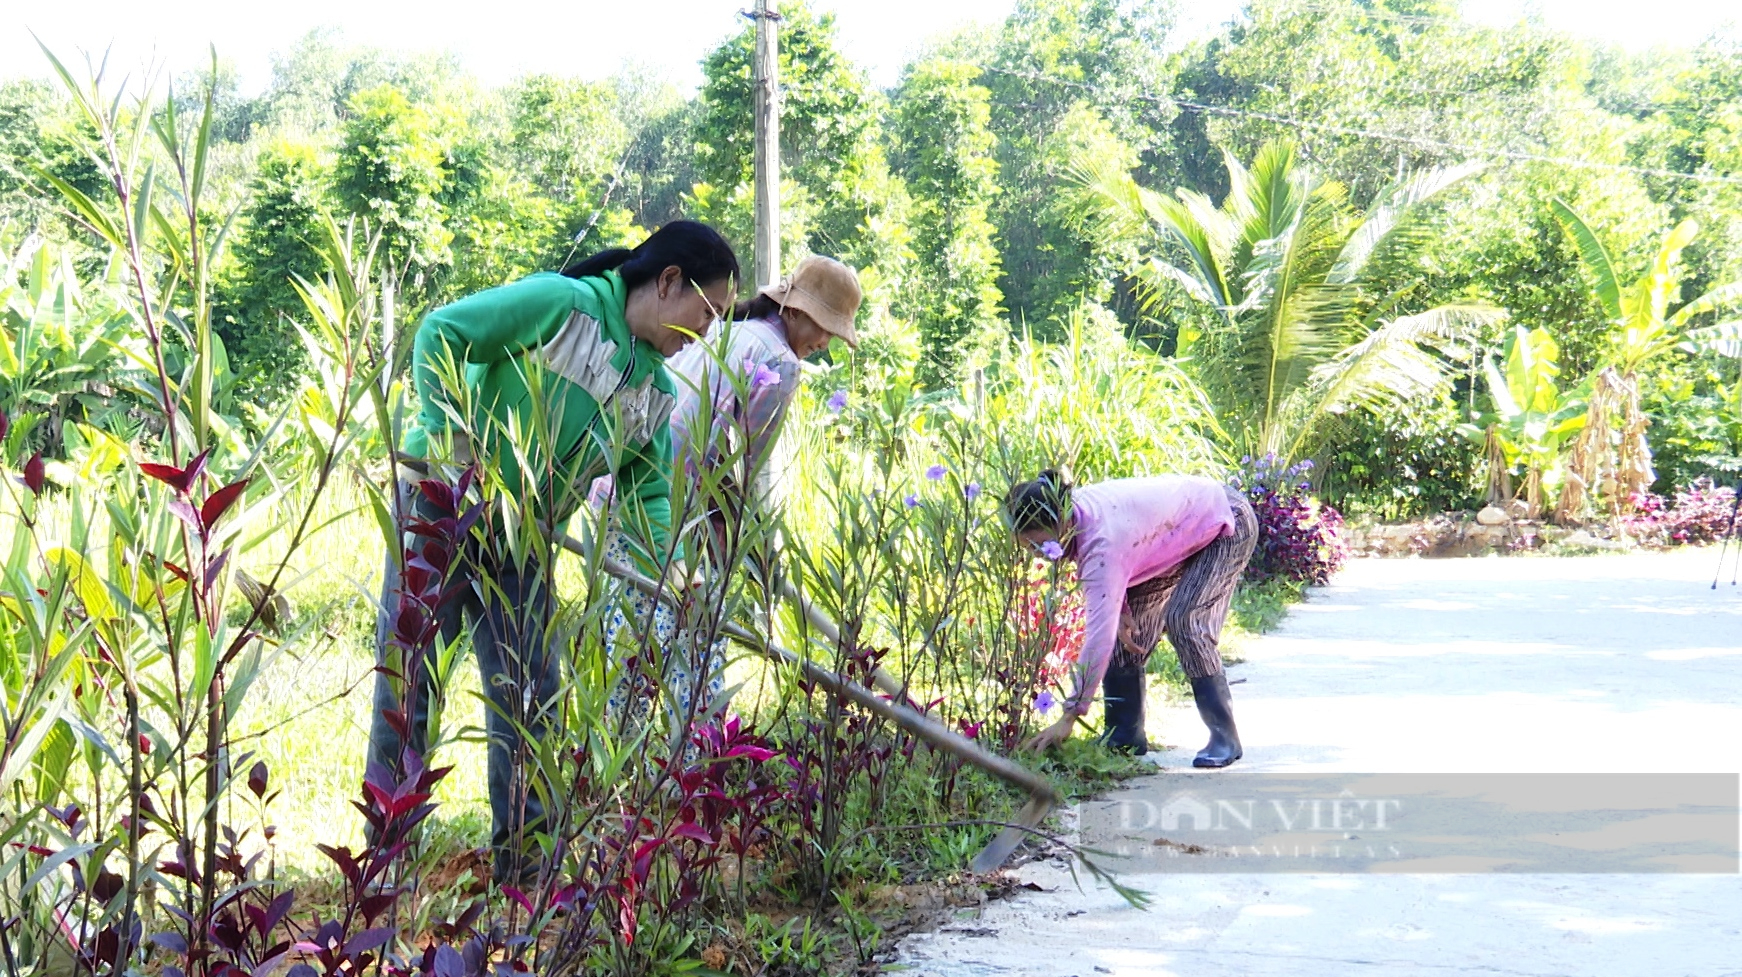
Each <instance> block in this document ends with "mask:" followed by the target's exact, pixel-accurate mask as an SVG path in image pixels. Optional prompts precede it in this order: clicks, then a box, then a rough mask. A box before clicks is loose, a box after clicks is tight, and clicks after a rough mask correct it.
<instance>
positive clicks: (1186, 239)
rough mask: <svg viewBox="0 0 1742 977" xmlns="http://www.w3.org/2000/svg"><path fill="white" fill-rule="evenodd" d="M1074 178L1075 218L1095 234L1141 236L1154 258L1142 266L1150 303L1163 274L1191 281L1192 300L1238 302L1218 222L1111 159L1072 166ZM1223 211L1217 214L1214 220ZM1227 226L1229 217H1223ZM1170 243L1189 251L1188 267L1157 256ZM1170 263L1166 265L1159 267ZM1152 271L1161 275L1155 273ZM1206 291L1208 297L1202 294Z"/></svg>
mask: <svg viewBox="0 0 1742 977" xmlns="http://www.w3.org/2000/svg"><path fill="white" fill-rule="evenodd" d="M1070 175H1071V180H1072V182H1074V183H1075V184H1076V185H1077V187H1078V192H1077V194H1076V199H1075V201H1074V202H1073V210H1074V215H1075V217H1076V219H1077V221H1078V222H1079V223H1080V224H1081V225H1082V226H1083V227H1084V228H1086V229H1088V230H1089V231H1091V232H1092V233H1095V234H1098V235H1102V236H1105V237H1107V238H1110V239H1116V240H1130V239H1133V238H1139V239H1143V240H1144V241H1145V242H1146V244H1147V245H1148V247H1147V250H1149V251H1150V252H1151V255H1152V256H1151V257H1150V258H1149V259H1148V260H1147V261H1145V262H1144V264H1143V265H1142V266H1139V268H1138V269H1136V271H1137V277H1138V278H1139V280H1140V281H1142V280H1144V279H1145V278H1149V279H1150V283H1151V292H1150V294H1149V295H1148V296H1146V301H1153V298H1154V291H1153V285H1154V284H1156V283H1159V281H1160V280H1161V279H1163V278H1166V279H1171V280H1174V281H1178V282H1180V283H1181V284H1185V283H1186V281H1187V280H1192V281H1195V283H1196V284H1195V286H1194V285H1187V290H1188V291H1189V292H1191V293H1192V295H1193V297H1194V298H1200V299H1201V300H1202V301H1206V302H1209V303H1210V304H1212V305H1215V306H1217V307H1218V308H1224V309H1225V308H1226V307H1228V306H1231V305H1233V304H1235V299H1234V297H1233V296H1232V295H1231V293H1230V291H1229V288H1228V281H1227V277H1226V275H1225V274H1224V272H1223V270H1222V268H1223V266H1222V255H1223V254H1225V244H1222V243H1221V242H1225V239H1226V237H1227V233H1226V231H1225V229H1224V228H1223V227H1218V226H1216V223H1211V224H1205V223H1204V221H1202V220H1200V216H1202V215H1201V214H1199V213H1198V212H1197V210H1198V208H1195V207H1193V206H1190V205H1188V204H1186V203H1183V202H1181V201H1178V200H1171V199H1169V198H1167V197H1164V196H1162V195H1161V194H1159V193H1156V192H1155V191H1153V190H1149V189H1147V188H1145V187H1142V186H1140V185H1138V183H1137V181H1136V180H1134V179H1132V178H1131V174H1130V173H1128V172H1126V171H1125V170H1124V169H1123V168H1121V167H1120V166H1118V165H1117V163H1115V162H1113V161H1111V160H1107V159H1090V160H1085V161H1083V162H1080V163H1078V164H1077V165H1076V166H1074V167H1073V168H1072V169H1071V174H1070ZM1219 216H1220V215H1214V216H1213V217H1212V220H1216V219H1217V218H1219ZM1219 223H1222V224H1224V225H1225V223H1226V222H1225V221H1219ZM1169 242H1172V243H1174V244H1177V245H1179V246H1180V247H1181V248H1183V249H1184V251H1185V257H1186V262H1185V263H1186V268H1183V269H1182V268H1180V267H1178V266H1176V265H1173V264H1171V263H1169V262H1168V261H1167V259H1165V258H1162V257H1159V256H1158V255H1160V254H1164V253H1166V251H1167V250H1168V249H1167V244H1168V243H1169ZM1158 264H1160V265H1166V266H1167V267H1166V269H1165V270H1163V269H1161V268H1158V267H1156V266H1157V265H1158ZM1151 273H1159V274H1158V275H1157V274H1151ZM1205 295H1208V296H1210V297H1209V298H1202V296H1205Z"/></svg>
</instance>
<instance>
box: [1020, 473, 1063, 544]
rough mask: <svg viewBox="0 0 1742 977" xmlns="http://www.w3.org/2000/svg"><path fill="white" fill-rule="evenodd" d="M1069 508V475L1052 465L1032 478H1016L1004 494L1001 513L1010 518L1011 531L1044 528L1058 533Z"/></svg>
mask: <svg viewBox="0 0 1742 977" xmlns="http://www.w3.org/2000/svg"><path fill="white" fill-rule="evenodd" d="M1070 511H1071V483H1070V479H1069V477H1067V476H1066V475H1065V474H1064V473H1063V472H1060V471H1058V470H1057V469H1053V468H1048V469H1047V470H1046V471H1043V472H1041V473H1040V474H1039V475H1037V476H1035V478H1034V480H1033V481H1028V482H1018V483H1017V484H1016V485H1015V486H1013V487H1012V488H1011V489H1010V493H1009V494H1008V495H1006V496H1004V514H1005V515H1006V516H1008V517H1009V518H1010V529H1011V531H1012V532H1017V533H1026V532H1032V531H1034V530H1036V529H1045V530H1048V531H1050V532H1053V533H1057V532H1058V531H1059V530H1060V529H1062V528H1063V526H1064V521H1065V515H1066V514H1067V513H1069V512H1070Z"/></svg>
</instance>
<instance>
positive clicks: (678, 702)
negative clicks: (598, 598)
mask: <svg viewBox="0 0 1742 977" xmlns="http://www.w3.org/2000/svg"><path fill="white" fill-rule="evenodd" d="M605 555H606V556H607V557H609V558H611V559H613V560H616V561H618V562H620V563H628V564H630V565H631V566H633V565H634V564H633V562H632V561H631V559H630V555H629V542H628V539H627V537H625V536H624V535H623V534H622V533H621V532H619V531H616V530H612V531H611V532H609V533H607V534H606V535H605ZM650 627H651V632H652V647H653V648H657V649H659V650H660V652H661V653H662V654H664V655H666V656H668V657H667V658H664V659H662V660H660V661H658V662H652V661H646V662H644V661H639V660H633V658H632V657H630V656H634V655H635V654H636V651H637V650H638V649H639V648H640V645H641V636H642V633H643V631H646V630H648V629H649V628H650ZM692 643H693V642H691V641H689V640H688V635H687V634H685V633H683V632H681V631H680V630H679V628H678V615H677V612H676V611H674V610H672V609H671V608H670V607H669V606H667V605H665V604H661V603H660V602H659V601H657V600H654V599H653V598H652V597H649V596H648V595H646V594H643V593H641V592H640V591H638V590H634V589H632V588H628V587H622V588H620V589H619V591H618V597H617V600H616V603H615V606H613V607H612V608H611V610H610V612H609V614H608V616H607V617H606V619H605V644H606V646H607V647H609V648H610V649H611V650H612V653H613V654H614V655H616V656H618V660H619V664H621V665H623V666H625V670H626V672H627V673H628V674H625V675H624V677H623V680H622V681H620V682H619V683H618V685H617V688H616V689H614V690H612V693H611V711H612V713H613V714H622V713H623V712H624V711H625V710H627V711H628V712H629V714H630V715H632V716H634V717H636V718H638V719H639V718H640V717H642V716H644V715H645V714H646V712H647V702H646V701H645V699H646V697H647V696H648V695H650V694H655V693H656V690H654V689H651V688H649V687H648V686H647V683H649V682H653V683H658V684H661V685H663V686H664V691H665V692H667V693H669V697H668V699H667V702H666V707H667V708H666V712H667V719H668V720H670V721H671V722H672V723H674V724H676V723H679V722H681V721H683V720H684V719H685V718H686V717H688V716H690V715H691V704H692V702H693V703H694V705H695V709H694V714H695V715H696V716H698V717H699V716H701V715H703V714H705V713H706V711H707V710H708V709H709V708H711V707H712V706H713V705H714V704H715V703H716V701H717V700H718V699H719V698H720V695H721V693H722V692H723V691H724V689H725V685H726V673H725V667H726V639H725V638H719V639H717V640H715V641H714V643H713V645H712V646H711V647H709V648H708V649H706V651H705V652H701V653H700V654H696V649H691V648H690V645H691V644H692ZM698 657H699V658H701V659H702V660H701V661H696V660H695V659H696V658H698ZM698 693H699V694H700V695H701V699H700V701H696V700H695V696H696V695H697V694H698ZM674 731H675V726H674Z"/></svg>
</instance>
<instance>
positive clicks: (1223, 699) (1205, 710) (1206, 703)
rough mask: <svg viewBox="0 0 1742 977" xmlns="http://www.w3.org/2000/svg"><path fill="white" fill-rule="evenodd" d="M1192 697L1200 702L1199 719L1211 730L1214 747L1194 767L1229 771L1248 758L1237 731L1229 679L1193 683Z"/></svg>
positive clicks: (1206, 749) (1200, 753)
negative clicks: (1238, 762) (1242, 749)
mask: <svg viewBox="0 0 1742 977" xmlns="http://www.w3.org/2000/svg"><path fill="white" fill-rule="evenodd" d="M1192 696H1193V697H1194V698H1196V699H1197V700H1198V716H1199V717H1200V718H1202V719H1203V721H1204V725H1205V726H1208V727H1210V743H1209V745H1208V746H1206V747H1204V748H1203V749H1202V750H1200V751H1198V755H1197V757H1196V758H1195V759H1194V760H1192V766H1194V767H1225V766H1227V765H1228V764H1230V763H1233V762H1234V761H1235V760H1238V759H1240V757H1241V756H1243V755H1244V754H1243V753H1242V752H1241V750H1240V733H1239V732H1238V731H1237V730H1235V729H1234V698H1233V696H1232V695H1231V694H1229V692H1228V676H1227V675H1226V674H1222V675H1212V676H1210V677H1209V678H1195V679H1192Z"/></svg>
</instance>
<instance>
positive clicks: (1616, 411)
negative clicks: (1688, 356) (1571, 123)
mask: <svg viewBox="0 0 1742 977" xmlns="http://www.w3.org/2000/svg"><path fill="white" fill-rule="evenodd" d="M1554 212H1555V216H1556V217H1557V218H1558V219H1559V220H1560V222H1561V226H1562V227H1563V228H1564V229H1565V230H1566V232H1567V236H1568V237H1569V238H1571V239H1572V242H1573V246H1574V247H1575V248H1577V250H1578V252H1579V263H1580V264H1581V265H1582V266H1583V267H1584V269H1585V274H1586V277H1587V279H1588V281H1589V284H1590V286H1591V294H1592V295H1593V296H1595V298H1596V300H1597V304H1598V305H1599V306H1600V307H1601V308H1602V310H1603V315H1604V317H1605V318H1607V319H1608V321H1609V324H1610V326H1611V329H1612V331H1611V333H1610V340H1609V347H1608V350H1607V352H1606V354H1605V357H1604V363H1603V365H1602V369H1604V370H1609V371H1612V374H1611V376H1609V377H1607V378H1606V386H1607V387H1608V388H1609V389H1612V390H1613V391H1614V396H1613V397H1612V398H1610V397H1604V398H1593V400H1592V404H1591V408H1592V415H1591V418H1590V420H1591V430H1590V431H1588V432H1587V433H1586V436H1585V438H1584V439H1583V440H1584V441H1586V442H1588V443H1589V445H1590V446H1591V448H1592V450H1590V451H1588V452H1583V455H1584V456H1583V457H1582V458H1581V465H1580V467H1581V469H1582V470H1581V471H1579V472H1577V473H1576V474H1577V475H1578V476H1579V478H1580V480H1581V482H1583V483H1585V484H1587V485H1594V484H1596V482H1597V474H1598V472H1600V471H1603V470H1608V471H1612V472H1613V483H1614V493H1615V494H1614V497H1613V500H1614V501H1615V502H1617V503H1618V502H1619V501H1620V500H1623V499H1627V498H1629V497H1631V496H1633V495H1634V494H1635V493H1640V492H1644V491H1646V490H1648V489H1649V488H1650V487H1651V485H1652V483H1653V482H1655V481H1657V474H1656V472H1654V471H1653V470H1652V467H1651V444H1650V442H1649V441H1647V439H1646V436H1645V431H1646V428H1647V427H1648V426H1649V425H1650V421H1649V420H1648V419H1647V418H1646V417H1645V413H1644V411H1643V410H1642V409H1641V407H1640V402H1639V401H1640V397H1639V374H1640V372H1641V371H1643V370H1644V369H1645V368H1646V367H1648V366H1650V365H1651V364H1653V363H1655V362H1657V361H1658V360H1660V359H1662V358H1663V357H1665V356H1667V355H1669V354H1670V353H1671V352H1672V351H1673V350H1675V349H1676V347H1677V345H1678V344H1679V343H1681V342H1682V341H1683V337H1684V331H1685V330H1686V327H1687V326H1688V325H1689V324H1690V323H1691V322H1692V321H1693V320H1694V318H1695V317H1697V316H1701V315H1705V314H1707V313H1711V312H1716V311H1719V310H1721V309H1724V308H1730V307H1735V306H1737V305H1738V304H1742V281H1736V282H1731V283H1730V284H1728V285H1723V286H1720V287H1718V288H1714V289H1712V290H1711V291H1709V292H1707V293H1705V294H1704V295H1701V296H1699V297H1698V298H1695V299H1692V300H1690V301H1688V302H1684V303H1681V304H1680V305H1679V306H1678V307H1677V308H1676V310H1675V312H1673V313H1671V312H1670V311H1669V310H1670V306H1672V305H1676V304H1677V303H1678V302H1679V301H1680V298H1681V278H1682V267H1681V252H1682V249H1683V248H1686V247H1687V246H1688V245H1689V244H1690V243H1692V241H1693V240H1694V238H1695V237H1696V236H1698V235H1699V231H1700V227H1699V224H1698V223H1696V222H1694V221H1692V220H1684V221H1682V222H1681V223H1680V224H1677V225H1676V226H1675V228H1674V229H1672V230H1671V231H1670V232H1669V234H1668V235H1667V236H1665V237H1664V239H1663V242H1662V244H1660V245H1659V246H1658V249H1657V254H1656V255H1655V256H1654V257H1653V258H1652V261H1651V265H1650V267H1648V268H1647V269H1646V271H1645V273H1644V274H1643V275H1641V276H1640V277H1639V278H1638V279H1637V280H1636V281H1634V282H1633V283H1632V284H1631V285H1623V284H1622V282H1621V277H1620V275H1619V273H1618V272H1617V271H1616V270H1615V263H1614V261H1613V260H1611V258H1610V257H1609V250H1608V248H1607V247H1605V246H1604V244H1603V241H1602V239H1601V238H1599V237H1598V236H1597V233H1596V232H1595V231H1593V230H1592V229H1591V226H1590V225H1589V224H1588V223H1586V222H1585V219H1584V218H1583V217H1580V216H1579V214H1578V212H1577V211H1575V210H1574V209H1573V208H1572V207H1571V205H1569V204H1568V203H1567V202H1566V201H1564V200H1560V199H1556V200H1555V201H1554ZM1736 325H1737V324H1736V323H1722V324H1719V325H1717V326H1710V327H1707V328H1706V329H1704V330H1698V331H1697V332H1699V333H1703V334H1704V336H1705V338H1708V339H1711V340H1713V341H1721V340H1722V337H1723V335H1724V334H1725V333H1726V331H1727V330H1728V331H1732V332H1733V331H1734V329H1735V327H1736ZM1609 400H1613V401H1614V404H1613V406H1612V407H1611V406H1609V405H1608V404H1606V403H1603V402H1602V401H1609Z"/></svg>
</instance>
